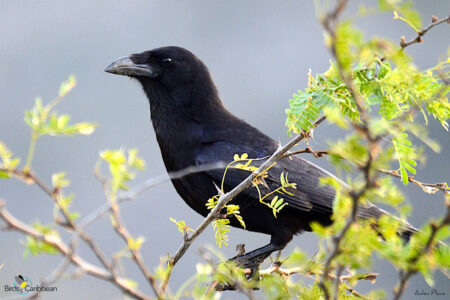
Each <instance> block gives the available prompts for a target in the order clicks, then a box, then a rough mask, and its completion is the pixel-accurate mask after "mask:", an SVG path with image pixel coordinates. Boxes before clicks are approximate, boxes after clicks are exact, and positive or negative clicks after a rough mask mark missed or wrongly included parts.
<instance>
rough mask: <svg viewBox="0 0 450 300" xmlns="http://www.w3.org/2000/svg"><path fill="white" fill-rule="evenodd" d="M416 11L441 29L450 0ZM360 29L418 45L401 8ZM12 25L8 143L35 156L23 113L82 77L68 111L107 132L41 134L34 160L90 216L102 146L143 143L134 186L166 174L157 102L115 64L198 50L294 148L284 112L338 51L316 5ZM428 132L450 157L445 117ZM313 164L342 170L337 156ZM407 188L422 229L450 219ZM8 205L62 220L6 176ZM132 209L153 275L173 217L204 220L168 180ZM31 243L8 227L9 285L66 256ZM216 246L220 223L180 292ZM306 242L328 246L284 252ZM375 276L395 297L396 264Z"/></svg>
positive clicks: (5, 12) (6, 62)
mask: <svg viewBox="0 0 450 300" xmlns="http://www.w3.org/2000/svg"><path fill="white" fill-rule="evenodd" d="M366 2H367V3H369V2H370V1H366ZM371 2H372V4H375V1H371ZM354 4H355V3H354ZM356 4H357V3H356ZM356 4H355V5H354V6H353V7H352V9H353V11H354V9H355V8H356V7H357V5H356ZM416 5H417V7H418V10H419V12H420V13H421V15H422V17H423V18H424V23H428V22H429V21H428V20H430V19H431V15H432V14H434V15H436V16H438V17H443V16H446V15H448V13H449V12H450V2H449V1H446V0H429V1H416ZM358 24H359V25H360V27H361V28H363V29H364V30H365V32H366V33H367V34H368V36H386V37H389V38H391V39H393V40H395V41H398V40H399V38H400V36H402V35H405V36H406V37H407V39H409V38H412V37H413V36H414V32H413V31H412V30H411V29H410V28H408V26H407V25H405V24H404V23H402V22H400V21H398V20H393V19H392V15H391V14H383V15H375V16H371V17H368V18H366V19H364V20H362V21H358ZM0 27H1V28H2V30H1V31H0V40H1V43H0V140H2V141H3V142H5V143H6V144H7V145H8V146H9V148H10V149H11V150H12V151H13V152H14V153H15V154H16V155H18V156H20V157H22V158H23V159H24V158H25V157H26V152H27V149H28V143H29V128H28V127H27V126H26V125H25V123H24V122H23V112H24V111H25V110H27V109H29V108H31V107H32V105H33V103H34V98H35V97H36V96H38V95H40V96H42V98H43V99H44V101H45V102H48V101H50V100H51V99H53V97H54V96H55V95H56V94H57V92H58V88H59V84H60V82H61V81H63V80H65V79H66V78H67V77H68V75H69V74H72V73H73V74H75V75H76V76H77V80H78V85H77V87H76V88H75V90H74V91H73V92H72V93H70V95H69V96H68V97H67V99H65V100H64V101H63V103H62V104H61V105H60V106H59V107H58V111H59V112H64V113H68V114H70V115H71V116H72V120H73V121H74V122H76V121H84V120H87V121H95V122H98V123H99V124H100V127H99V128H98V129H97V131H96V132H95V133H94V134H93V135H91V136H88V137H84V136H82V137H68V138H65V137H64V138H54V137H43V138H42V139H40V140H39V141H38V145H37V151H36V158H35V160H34V164H33V169H34V170H35V171H36V172H37V173H38V174H39V175H40V176H41V177H42V178H43V179H44V180H45V181H46V182H47V183H48V184H50V178H51V174H52V173H56V172H60V171H66V172H67V176H68V177H69V178H70V179H71V180H72V185H71V186H70V187H69V188H68V191H67V193H70V192H73V193H75V194H76V198H75V200H74V205H73V210H75V211H79V212H81V213H82V214H83V215H85V214H87V213H88V212H90V211H91V210H93V209H94V208H96V207H98V206H99V205H101V204H102V203H103V202H104V199H103V197H102V191H101V187H100V185H99V184H98V182H96V180H95V179H94V176H93V174H92V170H93V167H94V164H95V162H96V161H97V158H98V153H99V151H101V150H103V149H107V148H119V147H127V148H133V147H136V148H139V150H140V155H141V156H142V157H143V158H144V159H145V160H146V162H147V170H146V171H145V172H142V173H140V174H139V177H138V179H137V180H136V181H135V183H136V184H137V183H139V182H141V181H143V180H145V179H147V178H150V177H154V176H158V175H160V174H164V173H165V169H164V166H163V163H162V160H161V157H160V152H159V148H158V145H157V143H156V139H155V135H154V132H153V129H152V127H151V124H150V121H149V109H148V102H147V99H146V98H145V96H144V94H143V93H142V91H141V89H140V87H139V86H138V85H137V83H135V82H133V81H130V80H127V79H126V78H124V77H121V76H112V75H110V74H107V73H104V72H103V69H104V68H105V66H106V65H108V64H109V63H110V62H111V61H112V60H114V59H116V58H118V57H121V56H125V55H128V54H131V53H135V52H141V51H144V50H148V49H152V48H156V47H160V46H166V45H177V46H182V47H185V48H187V49H190V50H191V51H193V52H194V53H195V54H196V55H197V56H198V57H200V58H201V59H202V60H203V61H204V62H205V63H206V65H207V66H208V67H209V69H210V71H211V73H212V75H213V77H214V79H215V82H216V84H217V86H218V88H219V91H220V94H221V97H222V100H223V101H224V103H225V105H226V106H227V107H228V108H229V109H230V110H231V111H232V112H233V113H235V114H237V115H238V116H240V117H241V118H243V119H245V120H246V121H248V122H249V123H250V124H252V125H254V126H256V127H257V128H259V129H261V130H262V131H263V132H265V133H267V134H268V135H269V136H271V137H273V138H274V139H280V140H281V141H283V142H285V141H287V140H288V137H287V134H286V128H285V126H284V120H285V113H284V110H285V109H286V107H287V106H288V99H290V97H291V95H292V94H293V93H294V92H296V91H297V90H298V89H303V88H304V87H305V86H306V81H307V79H306V78H307V72H308V69H309V68H311V69H312V71H313V73H320V72H323V71H325V70H326V69H327V67H328V60H329V57H330V55H329V54H328V52H327V50H326V48H325V46H324V45H323V36H322V31H321V27H320V25H319V23H318V22H317V20H316V16H315V12H314V6H313V2H312V1H267V0H266V1H256V0H255V1H237V0H233V1H231V0H230V1H174V0H173V1H167V0H166V1H163V0H161V1H143V0H136V1H117V0H108V1H107V0H99V1H66V0H60V1H47V0H42V1H24V0H16V1H7V0H0ZM448 46H449V28H448V26H445V25H443V26H440V27H438V28H435V29H433V30H432V31H430V32H429V34H427V35H426V36H425V37H424V43H423V44H420V45H414V46H412V47H410V48H408V49H407V52H408V53H410V54H412V55H413V56H414V58H415V59H416V63H417V65H418V66H419V67H420V68H427V67H431V66H433V65H435V64H436V62H437V61H438V58H439V57H442V56H443V55H444V54H445V53H446V51H447V47H448ZM430 129H431V131H432V132H433V135H434V136H435V137H437V138H438V139H439V140H440V143H441V145H442V148H443V149H449V147H450V141H449V138H448V134H447V133H446V132H445V131H444V130H443V129H441V128H440V127H439V126H437V125H436V124H435V123H433V124H431V125H430ZM338 134H339V132H338V131H337V130H336V129H334V128H333V127H332V126H331V125H328V124H324V125H323V126H322V125H321V126H320V129H318V130H317V132H316V141H315V143H314V145H315V146H316V147H317V148H323V147H326V142H327V141H329V140H333V139H336V137H337V135H338ZM427 154H428V157H429V159H428V161H427V163H426V164H425V165H420V166H419V175H418V178H420V179H422V180H423V181H427V182H438V181H444V180H447V181H448V179H449V166H450V157H449V155H448V150H447V151H446V152H443V153H441V154H433V153H430V151H428V150H427ZM308 159H313V158H308ZM314 162H315V163H318V164H320V165H321V166H324V167H326V168H328V169H330V167H329V165H328V164H327V162H326V160H325V159H322V160H320V161H319V160H314ZM330 170H331V169H330ZM406 193H407V196H408V200H409V201H411V203H412V204H413V206H414V212H413V215H412V216H411V218H410V221H411V222H412V223H413V224H415V225H417V226H419V225H422V224H423V223H425V222H426V221H427V220H428V219H429V218H430V217H438V216H440V215H441V214H442V213H443V209H444V205H443V203H442V199H441V198H442V197H440V196H438V195H435V196H427V195H425V194H423V193H422V192H421V191H420V190H419V189H418V188H416V187H414V186H410V187H408V188H407V189H406ZM0 198H3V199H6V201H7V208H8V209H9V210H10V211H11V212H12V213H14V214H15V215H16V216H19V217H20V218H21V219H22V220H24V221H27V222H32V221H34V220H36V219H40V220H41V221H42V222H43V223H48V222H51V218H52V216H51V214H52V201H51V200H50V199H48V198H47V197H46V196H45V195H44V194H43V193H42V192H41V191H40V190H38V189H37V188H36V187H33V186H27V185H25V184H23V183H21V182H18V181H16V180H7V181H6V180H1V181H0ZM122 213H123V218H124V220H125V222H126V224H127V226H128V228H129V230H130V231H131V232H132V233H133V235H134V236H139V235H143V236H145V237H147V241H146V243H145V244H144V245H143V247H142V253H143V255H144V257H145V259H146V263H147V265H148V266H151V267H153V266H156V265H157V264H158V263H159V258H160V256H163V255H165V254H167V253H169V252H170V253H174V252H175V251H176V249H177V248H178V246H179V244H180V242H181V237H180V234H179V232H178V230H177V229H176V227H175V225H174V224H173V223H172V222H170V221H169V217H173V218H175V219H177V220H179V219H182V220H185V221H186V222H187V223H188V224H189V225H191V226H193V227H195V226H196V225H197V224H199V223H200V222H201V220H202V218H201V217H200V216H199V215H197V214H196V213H194V212H193V211H191V210H190V209H189V208H188V206H187V205H185V204H184V202H183V201H182V200H181V198H180V197H179V196H178V195H177V194H176V192H175V190H174V188H173V187H172V185H171V184H170V183H166V184H162V185H160V186H158V187H155V188H153V189H151V190H149V191H147V192H145V193H144V194H143V195H142V196H141V197H140V198H139V199H138V200H137V201H135V202H133V203H126V204H124V205H123V206H122ZM88 232H89V233H90V234H91V235H92V236H93V237H94V238H95V239H97V240H98V242H99V243H100V244H101V246H102V248H103V249H105V252H106V253H108V254H112V253H114V252H117V251H119V250H120V249H122V248H123V247H124V246H125V245H124V244H123V242H122V241H121V240H120V239H118V238H117V237H116V235H115V233H114V232H113V231H112V229H111V226H110V224H109V220H108V219H105V220H104V221H101V222H98V223H97V224H95V225H94V226H92V227H90V228H89V231H88ZM23 239H24V237H23V236H21V235H19V234H16V233H5V232H0V264H1V263H4V264H5V267H4V268H3V270H1V271H0V285H1V286H3V285H4V284H10V285H11V284H12V283H13V280H14V276H15V275H17V274H23V275H26V276H28V277H30V278H31V279H32V280H33V281H34V282H38V280H39V279H40V278H42V277H44V276H46V275H48V274H49V272H50V271H51V270H52V269H53V268H55V267H56V266H57V264H58V262H59V258H58V257H53V256H42V257H28V258H23V256H22V246H21V245H20V241H21V240H23ZM268 240H269V237H268V236H264V235H261V234H255V233H250V232H246V231H243V230H239V229H233V230H232V231H231V234H230V243H229V244H230V246H229V247H228V248H225V249H222V251H223V252H224V253H225V254H226V255H227V256H229V257H231V256H232V255H233V254H234V252H235V251H234V245H236V244H238V243H242V242H244V243H245V244H246V248H247V250H250V249H254V248H256V247H259V246H262V245H264V244H266V243H267V242H268ZM205 243H209V244H214V234H213V231H212V229H211V228H208V229H207V230H206V232H205V234H203V235H202V236H201V237H200V239H199V240H197V241H196V243H195V244H194V245H193V247H192V248H191V249H190V250H189V251H188V253H187V254H186V256H185V257H184V258H183V260H182V261H181V262H180V264H179V265H177V266H176V268H175V270H174V274H173V279H172V284H173V286H174V287H177V286H179V285H180V284H181V283H182V282H184V281H185V280H186V279H187V278H188V277H189V276H191V275H192V274H194V273H195V264H196V263H197V262H199V261H201V258H200V257H199V255H198V251H197V249H198V247H199V246H200V245H202V244H205ZM294 247H299V248H301V249H303V250H305V251H307V252H308V253H310V254H312V253H314V252H315V251H316V238H315V237H314V235H313V234H309V233H307V234H304V235H301V236H298V237H296V238H294V240H293V241H292V242H291V243H290V245H289V247H288V249H287V251H285V253H288V252H289V251H290V250H292V249H293V248H294ZM80 254H81V255H83V256H85V257H87V258H88V259H89V260H90V261H92V262H95V263H96V260H95V258H94V257H93V256H92V255H91V254H90V252H89V250H87V249H86V248H85V247H81V249H80ZM125 266H127V267H130V268H129V275H130V276H131V277H133V278H136V279H138V282H139V283H140V287H141V288H142V289H143V290H145V291H149V289H148V287H147V286H146V284H145V282H144V281H143V280H142V278H141V276H140V274H139V273H138V271H137V270H136V268H134V267H133V266H132V265H131V264H130V263H128V262H125ZM373 271H376V272H380V273H381V274H380V276H379V279H378V281H377V282H376V283H375V284H374V287H375V288H380V289H381V288H382V289H385V290H386V291H387V294H388V295H390V293H391V290H392V287H393V286H394V284H395V282H396V281H397V275H396V272H395V270H394V268H393V267H391V266H390V265H388V264H386V263H382V262H381V263H380V262H376V263H375V264H374V266H373ZM57 286H58V293H55V294H44V295H43V298H44V299H86V300H87V299H118V298H121V294H120V292H119V291H118V290H117V289H116V288H114V287H113V286H112V285H110V284H109V283H105V282H102V281H100V280H97V279H95V278H92V277H87V276H85V277H83V278H81V279H79V280H66V279H63V280H61V281H59V282H58V283H57ZM367 288H371V286H370V284H368V283H367V284H362V285H361V290H362V291H364V290H367ZM416 289H418V290H419V291H420V290H422V289H423V290H424V291H429V290H430V288H429V287H428V286H427V284H426V283H425V282H424V281H423V280H422V279H421V278H420V277H419V276H416V277H414V279H413V280H412V281H411V283H410V285H409V287H408V290H407V291H406V293H405V299H422V298H421V297H419V296H414V291H415V290H416ZM436 289H438V290H439V291H441V292H445V293H446V294H447V295H450V285H449V281H448V279H446V278H445V277H444V276H442V275H441V274H437V275H436ZM7 296H11V294H9V295H6V294H5V292H3V288H2V289H1V291H0V298H2V299H3V297H7ZM235 297H236V294H234V293H224V294H223V298H225V299H235ZM388 298H390V297H389V296H388ZM438 298H439V297H436V299H438ZM441 298H442V297H441ZM441 298H439V299H441ZM424 299H430V297H427V298H424Z"/></svg>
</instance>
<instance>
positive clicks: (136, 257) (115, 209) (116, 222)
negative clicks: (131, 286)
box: [111, 203, 161, 298]
mask: <svg viewBox="0 0 450 300" xmlns="http://www.w3.org/2000/svg"><path fill="white" fill-rule="evenodd" d="M111 216H112V219H113V221H112V223H113V227H114V230H116V232H117V233H118V234H119V236H120V237H122V238H123V240H124V241H125V243H126V244H127V245H128V249H129V251H130V253H131V255H132V258H133V261H134V262H135V263H136V265H137V266H138V267H139V269H140V270H141V272H142V274H143V275H144V277H145V278H146V279H147V281H148V282H149V284H150V286H151V287H152V289H153V292H154V293H155V294H156V295H157V296H158V298H160V297H161V295H160V293H159V290H158V286H157V283H156V279H155V278H154V277H153V275H152V274H151V273H150V272H149V270H148V269H147V267H146V265H145V262H144V259H143V258H142V255H141V253H140V251H139V250H138V249H136V248H134V247H130V246H129V245H130V241H131V239H132V237H131V235H130V233H129V232H128V230H127V228H126V227H125V225H124V224H123V221H122V219H121V217H120V213H119V205H118V204H117V203H116V204H114V205H113V206H112V212H111Z"/></svg>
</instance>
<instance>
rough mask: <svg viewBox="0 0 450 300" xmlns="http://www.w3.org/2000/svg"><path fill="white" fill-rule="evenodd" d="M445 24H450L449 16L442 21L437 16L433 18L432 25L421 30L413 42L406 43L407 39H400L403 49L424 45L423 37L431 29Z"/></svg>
mask: <svg viewBox="0 0 450 300" xmlns="http://www.w3.org/2000/svg"><path fill="white" fill-rule="evenodd" d="M443 23H447V24H449V23H450V15H449V16H447V17H445V18H442V19H440V20H439V19H438V18H436V17H435V16H433V18H432V20H431V23H430V24H429V25H428V26H427V27H425V28H424V29H421V30H419V31H418V32H417V36H416V37H415V38H413V39H412V40H410V41H408V42H406V40H405V37H404V36H402V37H401V39H400V47H402V49H405V48H406V47H408V46H410V45H412V44H416V43H422V42H423V40H422V37H423V36H424V35H425V34H426V33H427V32H428V31H429V30H430V29H431V28H433V27H435V26H438V25H440V24H443Z"/></svg>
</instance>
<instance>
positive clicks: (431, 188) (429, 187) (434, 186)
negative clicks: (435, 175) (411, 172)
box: [378, 169, 449, 194]
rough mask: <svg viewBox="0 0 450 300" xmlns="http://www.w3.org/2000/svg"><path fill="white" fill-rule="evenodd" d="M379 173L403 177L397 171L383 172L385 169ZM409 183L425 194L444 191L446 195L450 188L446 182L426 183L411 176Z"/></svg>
mask: <svg viewBox="0 0 450 300" xmlns="http://www.w3.org/2000/svg"><path fill="white" fill-rule="evenodd" d="M378 172H380V173H383V174H387V175H390V176H393V177H397V178H401V176H400V174H399V173H398V171H397V170H383V169H379V170H378ZM408 181H409V182H411V183H412V184H415V185H417V186H418V187H420V188H421V189H422V190H423V191H424V192H426V193H428V194H434V193H435V192H437V191H438V190H440V191H442V192H443V193H444V194H446V193H449V187H448V185H447V183H446V182H437V183H426V182H421V181H419V180H416V179H414V177H413V176H409V177H408Z"/></svg>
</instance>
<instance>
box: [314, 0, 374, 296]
mask: <svg viewBox="0 0 450 300" xmlns="http://www.w3.org/2000/svg"><path fill="white" fill-rule="evenodd" d="M347 3H348V0H339V1H338V2H337V4H336V7H335V8H334V9H333V10H331V11H329V12H328V13H327V14H326V15H325V17H323V18H322V19H321V22H322V26H323V28H324V29H325V31H326V33H327V34H328V35H329V36H330V45H329V49H330V52H331V54H332V56H333V58H334V59H335V61H336V65H337V71H338V72H339V75H340V77H341V79H342V81H343V82H344V83H345V85H346V86H347V88H348V90H349V92H350V94H351V96H352V98H353V100H354V101H355V104H356V108H357V109H358V112H359V114H360V119H361V122H362V124H361V123H356V122H352V125H353V127H354V128H355V130H356V131H357V132H360V133H361V134H362V136H363V137H364V138H365V139H366V140H367V143H368V148H369V149H368V150H369V153H368V154H369V155H368V158H367V161H366V162H365V163H364V164H363V166H362V167H360V169H361V171H362V172H363V174H364V179H365V184H364V186H363V188H361V189H360V190H358V191H353V190H352V191H349V196H350V197H351V199H352V209H351V214H350V218H349V219H348V221H347V222H346V223H345V225H344V227H343V229H342V230H341V232H340V233H339V234H338V235H337V236H335V237H333V249H332V250H331V253H330V254H329V256H328V257H327V259H326V262H325V266H324V272H323V274H322V277H321V280H320V283H319V286H320V287H321V289H322V290H323V292H324V297H325V299H327V300H328V299H331V295H330V291H329V289H328V287H327V285H326V282H328V281H329V279H330V277H329V274H330V271H331V266H332V262H333V261H334V259H335V258H336V257H337V256H338V255H339V254H340V253H341V249H340V247H341V242H342V241H343V239H344V237H345V235H346V234H347V232H348V230H349V229H350V227H351V226H352V225H353V223H355V222H356V220H357V211H358V205H359V202H360V200H361V198H362V197H363V196H364V194H365V193H366V192H367V191H368V190H369V189H371V188H372V187H373V186H374V182H375V176H372V175H371V168H372V163H373V160H374V158H375V156H376V155H377V151H376V149H377V148H378V145H377V144H378V141H379V139H378V138H376V137H374V136H372V133H371V132H370V129H369V126H368V125H369V121H370V115H369V113H368V111H367V109H366V106H365V104H364V101H363V99H362V97H361V95H360V94H359V93H358V92H357V89H356V88H355V86H354V84H353V80H352V76H351V74H348V73H347V72H346V71H345V70H344V67H343V66H342V63H341V61H340V58H339V53H337V48H336V39H337V34H336V30H337V26H338V23H339V18H340V15H341V13H342V12H343V10H344V8H345V7H346V5H347ZM338 270H342V266H338ZM336 277H337V278H336V279H335V289H334V290H335V292H334V295H333V299H337V296H338V293H337V291H338V290H339V283H340V282H339V275H338V276H336Z"/></svg>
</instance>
